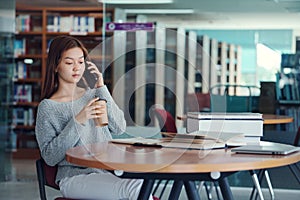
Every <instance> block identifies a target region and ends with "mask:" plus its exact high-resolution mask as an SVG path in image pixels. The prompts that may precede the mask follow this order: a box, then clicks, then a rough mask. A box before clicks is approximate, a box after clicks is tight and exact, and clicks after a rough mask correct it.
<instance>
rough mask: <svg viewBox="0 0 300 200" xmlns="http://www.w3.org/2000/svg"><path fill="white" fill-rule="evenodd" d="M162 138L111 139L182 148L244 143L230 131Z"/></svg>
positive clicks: (204, 147)
mask: <svg viewBox="0 0 300 200" xmlns="http://www.w3.org/2000/svg"><path fill="white" fill-rule="evenodd" d="M162 134H163V135H164V136H166V137H163V138H158V139H153V138H142V137H136V138H122V139H113V140H111V142H113V143H121V144H131V145H134V146H149V147H158V148H162V147H165V148H184V149H199V150H202V149H216V148H225V147H226V146H241V145H246V143H245V142H241V141H243V140H241V139H242V138H243V135H242V134H240V135H237V134H230V133H209V134H207V132H206V133H205V134H204V133H199V132H197V133H193V134H179V133H166V132H163V133H162Z"/></svg>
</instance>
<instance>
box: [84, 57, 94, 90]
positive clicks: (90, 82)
mask: <svg viewBox="0 0 300 200" xmlns="http://www.w3.org/2000/svg"><path fill="white" fill-rule="evenodd" d="M88 66H89V65H88V64H87V62H85V71H84V73H83V78H84V79H85V83H86V84H87V86H88V87H89V88H91V89H92V88H94V87H95V85H96V82H97V78H98V77H97V75H96V74H93V73H91V72H90V70H89V69H88Z"/></svg>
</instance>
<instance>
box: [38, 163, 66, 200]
mask: <svg viewBox="0 0 300 200" xmlns="http://www.w3.org/2000/svg"><path fill="white" fill-rule="evenodd" d="M36 170H37V177H38V183H39V190H40V198H41V200H47V196H46V188H45V186H49V187H51V188H54V189H56V190H59V186H58V185H57V184H56V183H55V178H56V173H57V166H54V167H52V166H49V165H47V164H46V163H45V161H44V160H43V159H42V158H40V159H38V160H37V161H36ZM55 200H71V199H68V198H64V197H57V198H55Z"/></svg>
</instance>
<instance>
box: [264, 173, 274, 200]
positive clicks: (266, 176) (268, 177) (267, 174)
mask: <svg viewBox="0 0 300 200" xmlns="http://www.w3.org/2000/svg"><path fill="white" fill-rule="evenodd" d="M265 178H266V181H267V184H268V188H269V192H270V195H271V199H272V200H273V199H275V194H274V190H273V186H272V183H271V179H270V176H269V172H268V171H267V170H265Z"/></svg>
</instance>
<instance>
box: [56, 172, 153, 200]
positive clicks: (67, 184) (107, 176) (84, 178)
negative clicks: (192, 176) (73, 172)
mask: <svg viewBox="0 0 300 200" xmlns="http://www.w3.org/2000/svg"><path fill="white" fill-rule="evenodd" d="M142 183H143V180H141V179H122V178H119V177H117V176H115V175H113V174H111V173H109V172H107V173H91V174H81V175H78V176H73V177H67V178H64V179H62V180H61V181H60V182H59V187H60V191H61V193H62V195H63V196H64V197H67V198H74V199H97V200H100V199H101V200H120V199H129V200H137V198H138V195H139V192H140V189H141V186H142ZM149 200H152V196H150V197H149Z"/></svg>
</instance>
